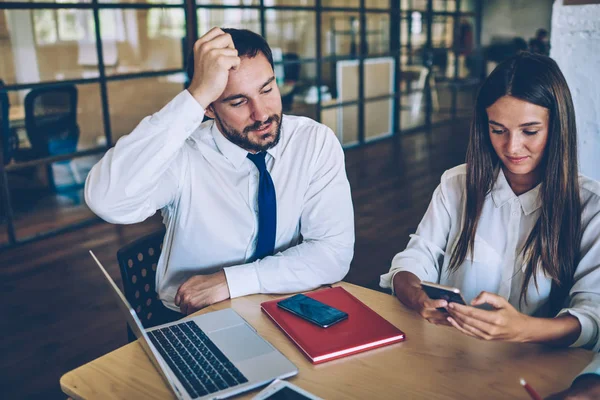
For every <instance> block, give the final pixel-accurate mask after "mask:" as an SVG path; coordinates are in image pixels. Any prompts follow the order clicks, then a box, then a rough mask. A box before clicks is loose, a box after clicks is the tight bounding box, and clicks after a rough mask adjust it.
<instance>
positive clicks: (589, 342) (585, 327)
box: [558, 308, 599, 351]
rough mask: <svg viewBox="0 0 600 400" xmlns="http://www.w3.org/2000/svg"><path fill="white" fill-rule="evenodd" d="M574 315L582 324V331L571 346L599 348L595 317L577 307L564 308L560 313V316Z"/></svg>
mask: <svg viewBox="0 0 600 400" xmlns="http://www.w3.org/2000/svg"><path fill="white" fill-rule="evenodd" d="M567 314H568V315H572V316H574V317H575V318H577V319H578V320H579V323H580V324H581V333H580V334H579V337H578V338H577V340H576V341H575V342H574V343H573V344H571V347H584V348H589V349H594V350H596V351H597V350H598V348H599V346H598V325H597V323H596V321H595V320H594V318H593V317H591V316H589V315H586V314H585V313H583V312H579V311H577V310H575V309H569V308H567V309H563V310H561V311H560V312H559V313H558V316H559V317H560V316H562V315H567Z"/></svg>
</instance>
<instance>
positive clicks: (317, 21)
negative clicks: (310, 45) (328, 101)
mask: <svg viewBox="0 0 600 400" xmlns="http://www.w3.org/2000/svg"><path fill="white" fill-rule="evenodd" d="M321 14H322V8H321V0H315V18H316V19H315V40H316V42H317V43H316V45H317V48H316V52H317V55H316V58H317V63H316V68H317V82H316V85H317V106H316V107H315V114H316V115H315V116H316V117H317V121H318V122H321V120H322V118H321V107H322V105H323V98H322V97H323V96H322V93H321V81H322V80H323V76H322V70H321V69H322V66H323V62H322V57H323V46H322V43H321V40H323V35H322V33H323V32H322V29H323V26H322V25H321ZM332 84H333V85H335V82H333V83H332ZM334 133H335V134H336V135H339V132H334Z"/></svg>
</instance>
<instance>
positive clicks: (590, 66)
mask: <svg viewBox="0 0 600 400" xmlns="http://www.w3.org/2000/svg"><path fill="white" fill-rule="evenodd" d="M550 44H551V49H550V56H551V57H552V58H554V59H555V60H556V62H557V63H558V65H559V66H560V68H561V70H562V72H563V74H564V75H565V77H566V79H567V83H568V84H569V88H570V89H571V94H572V95H573V102H574V103H575V113H576V115H577V133H578V140H579V144H578V146H579V166H580V171H581V173H583V174H585V175H587V176H589V177H590V178H594V179H596V180H600V4H597V5H584V6H564V5H563V1H562V0H556V1H555V3H554V9H553V14H552V33H551V43H550Z"/></svg>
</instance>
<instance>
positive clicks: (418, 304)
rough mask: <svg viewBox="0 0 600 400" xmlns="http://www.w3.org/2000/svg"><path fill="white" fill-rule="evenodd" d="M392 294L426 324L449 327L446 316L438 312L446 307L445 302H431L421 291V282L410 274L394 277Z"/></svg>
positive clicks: (399, 273) (400, 274)
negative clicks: (423, 319) (426, 322)
mask: <svg viewBox="0 0 600 400" xmlns="http://www.w3.org/2000/svg"><path fill="white" fill-rule="evenodd" d="M393 284H394V293H396V297H398V299H399V300H400V301H401V302H402V303H403V304H404V305H405V306H407V307H409V308H411V309H413V310H415V311H416V312H418V313H419V315H420V316H421V317H423V318H425V319H426V320H427V321H428V322H431V323H432V324H436V325H447V326H451V325H450V322H449V321H448V320H447V317H448V314H446V313H445V312H443V311H440V310H438V308H445V307H446V306H447V305H448V302H447V301H446V300H433V299H431V298H429V296H427V293H425V292H424V291H423V289H421V280H420V279H419V278H418V277H417V276H416V275H414V274H412V273H410V272H404V271H403V272H398V273H397V274H396V275H395V276H394V282H393Z"/></svg>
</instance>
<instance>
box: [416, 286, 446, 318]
mask: <svg viewBox="0 0 600 400" xmlns="http://www.w3.org/2000/svg"><path fill="white" fill-rule="evenodd" d="M415 295H416V297H417V300H416V307H415V308H414V309H415V310H416V311H417V312H418V313H419V315H421V317H423V318H425V319H426V320H427V321H428V322H431V323H432V324H435V325H448V326H450V322H449V321H448V319H447V318H448V314H447V313H446V312H444V311H440V310H438V308H446V307H447V306H448V302H447V301H446V300H441V299H439V300H433V299H430V298H429V296H427V293H425V291H423V289H421V288H418V289H417V290H416V291H415Z"/></svg>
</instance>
